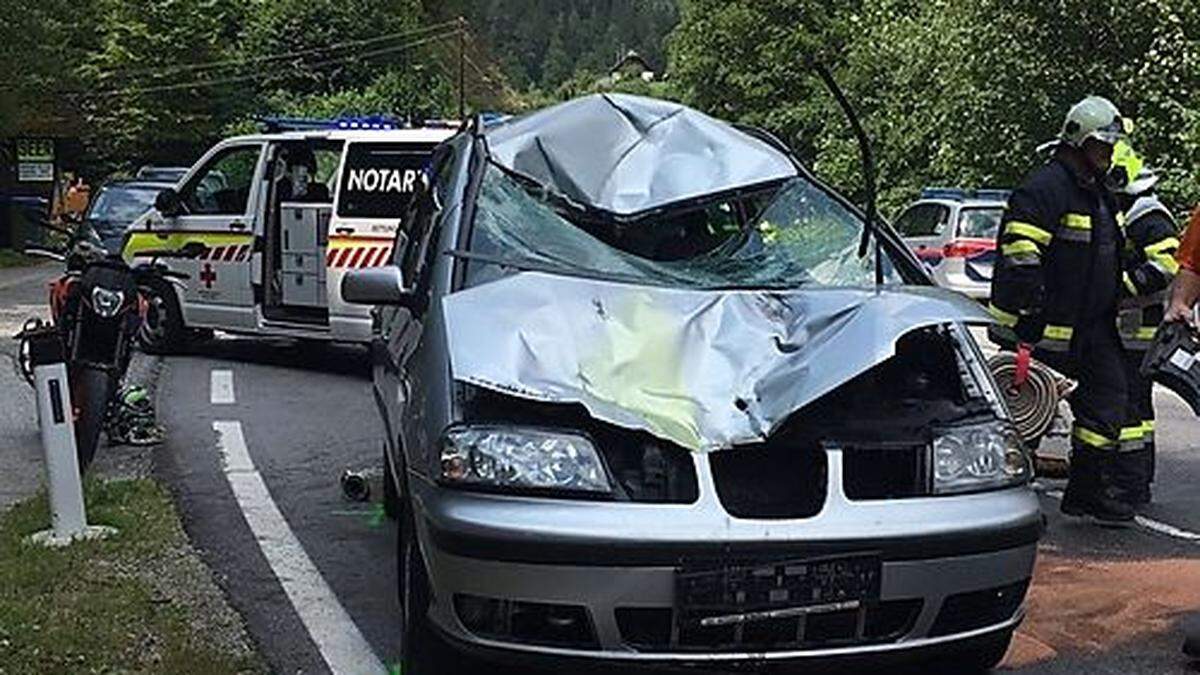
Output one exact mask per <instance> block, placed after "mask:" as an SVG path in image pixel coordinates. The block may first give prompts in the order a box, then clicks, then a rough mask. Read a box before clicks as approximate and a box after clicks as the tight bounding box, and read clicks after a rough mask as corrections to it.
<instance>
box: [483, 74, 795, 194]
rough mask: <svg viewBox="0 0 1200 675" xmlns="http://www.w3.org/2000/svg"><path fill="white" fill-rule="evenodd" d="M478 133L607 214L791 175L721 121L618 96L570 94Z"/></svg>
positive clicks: (525, 170) (516, 168) (781, 161)
mask: <svg viewBox="0 0 1200 675" xmlns="http://www.w3.org/2000/svg"><path fill="white" fill-rule="evenodd" d="M484 135H485V137H486V139H487V146H488V152H489V153H490V155H491V158H492V160H493V161H495V162H496V163H498V164H499V165H500V166H502V167H504V168H506V169H508V170H510V171H512V172H514V173H517V174H520V175H522V176H524V177H526V178H528V179H530V180H533V181H534V182H536V183H538V184H540V185H542V186H544V187H545V188H547V189H548V190H551V191H553V192H555V193H557V194H558V195H560V196H562V197H564V198H566V199H568V200H570V201H572V202H574V203H576V204H579V205H582V206H585V207H587V208H590V209H598V210H601V211H606V212H609V213H612V214H615V215H617V216H629V215H632V214H637V213H640V212H643V211H648V210H651V209H656V208H659V207H663V206H668V205H671V204H674V203H677V202H682V201H686V200H688V199H692V198H696V197H701V196H704V195H709V194H713V193H719V192H726V191H729V190H734V189H737V188H742V187H749V186H753V185H760V184H763V183H769V182H772V181H777V180H782V179H785V178H789V177H792V176H795V175H797V173H798V169H797V166H796V164H795V163H794V162H793V161H792V159H791V158H790V157H789V156H788V155H787V154H786V153H785V152H783V151H781V150H779V149H777V148H775V147H773V146H772V145H771V144H769V143H767V142H765V141H763V140H761V139H759V138H756V137H754V136H752V135H750V134H748V133H746V132H744V131H741V130H739V129H737V128H735V127H734V126H732V125H730V124H728V123H726V122H722V121H720V120H717V119H714V118H712V117H709V116H708V115H705V114H703V113H701V112H698V111H696V110H693V109H691V108H688V107H686V106H683V105H680V104H678V103H671V102H668V101H660V100H656V99H650V98H643V97H640V96H631V95H627V94H596V95H593V96H587V97H584V98H579V99H575V100H573V101H569V102H567V103H563V104H560V105H557V106H553V107H551V108H547V109H545V110H542V111H539V112H535V113H532V114H530V115H526V116H524V117H520V118H516V119H514V120H511V121H508V122H506V123H504V124H500V125H497V126H495V127H493V128H491V129H489V130H487V131H486V132H485V134H484Z"/></svg>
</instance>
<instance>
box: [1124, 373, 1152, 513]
mask: <svg viewBox="0 0 1200 675" xmlns="http://www.w3.org/2000/svg"><path fill="white" fill-rule="evenodd" d="M1145 356H1146V352H1144V351H1141V350H1132V349H1127V350H1126V352H1125V378H1126V382H1127V383H1128V385H1129V400H1128V404H1127V406H1126V411H1127V412H1126V415H1125V424H1124V426H1122V427H1121V435H1120V439H1119V440H1120V443H1119V444H1118V452H1119V454H1120V457H1121V459H1120V461H1119V462H1118V482H1120V483H1121V485H1122V487H1124V488H1125V489H1127V490H1129V491H1130V492H1131V493H1132V494H1133V499H1134V501H1135V502H1136V503H1138V504H1148V503H1150V485H1151V484H1152V483H1153V482H1154V470H1155V445H1154V382H1153V381H1151V380H1150V379H1149V378H1147V377H1144V376H1143V375H1142V374H1141V373H1140V372H1139V370H1140V368H1141V365H1142V359H1144V358H1145Z"/></svg>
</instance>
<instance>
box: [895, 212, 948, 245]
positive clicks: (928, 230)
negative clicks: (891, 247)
mask: <svg viewBox="0 0 1200 675" xmlns="http://www.w3.org/2000/svg"><path fill="white" fill-rule="evenodd" d="M949 220H950V209H949V208H947V207H945V206H942V205H941V204H917V205H916V206H913V207H911V208H909V209H908V210H907V211H905V212H904V214H903V215H901V216H900V217H899V218H897V219H896V229H897V230H898V231H899V232H900V235H901V236H903V237H936V236H937V235H939V234H941V233H942V232H943V231H945V229H946V223H947V222H949Z"/></svg>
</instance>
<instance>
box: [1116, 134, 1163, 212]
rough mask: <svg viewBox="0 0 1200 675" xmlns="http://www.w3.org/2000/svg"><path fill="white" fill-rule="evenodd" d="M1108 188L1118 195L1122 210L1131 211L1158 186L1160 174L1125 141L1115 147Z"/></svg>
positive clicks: (1118, 142) (1119, 142)
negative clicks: (1136, 203) (1134, 205)
mask: <svg viewBox="0 0 1200 675" xmlns="http://www.w3.org/2000/svg"><path fill="white" fill-rule="evenodd" d="M1106 182H1107V183H1108V188H1109V189H1110V190H1111V191H1112V192H1113V194H1115V195H1116V197H1117V201H1118V202H1119V203H1120V205H1121V208H1122V210H1125V211H1127V210H1129V208H1130V207H1132V206H1133V203H1134V202H1136V201H1137V200H1138V198H1139V197H1142V196H1143V195H1147V194H1149V193H1150V192H1151V191H1153V190H1154V186H1156V185H1158V174H1156V173H1154V171H1153V170H1152V169H1150V168H1149V167H1147V166H1146V163H1145V161H1144V160H1143V159H1142V158H1141V156H1139V155H1138V154H1137V153H1136V152H1135V151H1134V150H1133V147H1132V146H1130V145H1129V143H1127V142H1126V141H1124V140H1121V141H1117V144H1116V145H1115V146H1113V156H1112V168H1110V169H1109V170H1108V176H1107V181H1106Z"/></svg>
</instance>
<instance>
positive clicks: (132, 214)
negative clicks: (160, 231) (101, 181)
mask: <svg viewBox="0 0 1200 675" xmlns="http://www.w3.org/2000/svg"><path fill="white" fill-rule="evenodd" d="M157 196H158V190H149V189H144V188H125V187H106V188H104V189H102V190H100V194H99V196H97V197H96V199H95V200H93V201H92V205H91V208H89V209H88V212H87V217H86V220H87V221H88V223H90V224H91V225H92V226H93V227H94V228H96V230H97V231H99V232H101V233H104V232H109V231H114V232H115V231H123V230H124V229H125V226H127V225H129V224H130V223H132V222H133V221H135V220H137V219H138V217H139V216H141V215H142V214H143V213H145V212H147V211H149V210H150V209H151V208H152V207H153V206H154V199H155V197H157Z"/></svg>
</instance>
